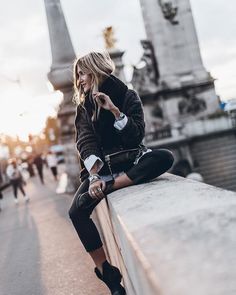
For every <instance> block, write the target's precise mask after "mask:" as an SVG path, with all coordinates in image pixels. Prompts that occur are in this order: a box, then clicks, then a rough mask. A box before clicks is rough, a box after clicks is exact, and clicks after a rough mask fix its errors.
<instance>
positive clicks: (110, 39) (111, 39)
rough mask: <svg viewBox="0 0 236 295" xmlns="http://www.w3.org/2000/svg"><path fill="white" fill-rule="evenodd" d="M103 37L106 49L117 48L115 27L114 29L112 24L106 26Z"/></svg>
mask: <svg viewBox="0 0 236 295" xmlns="http://www.w3.org/2000/svg"><path fill="white" fill-rule="evenodd" d="M103 37H104V40H105V47H106V49H108V50H109V49H113V48H115V43H116V41H117V39H115V36H114V29H113V27H112V26H110V27H106V28H105V29H104V30H103Z"/></svg>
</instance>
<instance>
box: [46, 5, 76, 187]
mask: <svg viewBox="0 0 236 295" xmlns="http://www.w3.org/2000/svg"><path fill="white" fill-rule="evenodd" d="M44 2H45V8H46V14H47V22H48V29H49V36H50V43H51V52H52V65H51V69H50V72H49V73H48V79H49V81H50V82H51V84H52V85H53V87H54V89H55V90H60V91H61V92H62V93H63V101H62V103H61V105H60V108H59V112H58V119H59V122H60V132H61V134H60V139H61V144H62V145H63V146H64V149H65V164H66V173H67V179H68V183H67V188H66V192H68V193H72V192H74V191H75V190H76V188H77V187H78V182H79V177H78V175H79V165H78V157H77V153H76V149H75V142H74V137H75V134H74V132H75V130H74V117H75V106H74V105H73V103H72V97H73V76H72V73H73V68H72V67H73V61H74V60H75V57H76V56H75V52H74V49H73V45H72V42H71V39H70V35H69V32H68V29H67V25H66V22H65V18H64V15H63V11H62V7H61V4H60V0H44Z"/></svg>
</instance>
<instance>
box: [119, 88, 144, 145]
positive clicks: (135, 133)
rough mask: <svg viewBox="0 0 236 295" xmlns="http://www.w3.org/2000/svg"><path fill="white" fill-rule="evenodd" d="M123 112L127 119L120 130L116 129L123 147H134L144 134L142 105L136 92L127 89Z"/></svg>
mask: <svg viewBox="0 0 236 295" xmlns="http://www.w3.org/2000/svg"><path fill="white" fill-rule="evenodd" d="M123 112H124V114H125V115H126V116H127V117H128V121H127V123H126V125H125V127H124V128H123V129H122V130H117V132H118V133H119V134H120V136H121V138H122V142H123V144H124V146H125V147H127V148H130V147H136V146H137V145H139V144H140V143H141V142H142V140H143V138H144V135H145V122H144V113H143V105H142V101H141V99H140V97H139V96H138V94H137V93H136V92H135V91H133V90H128V91H127V93H126V97H125V102H124V106H123Z"/></svg>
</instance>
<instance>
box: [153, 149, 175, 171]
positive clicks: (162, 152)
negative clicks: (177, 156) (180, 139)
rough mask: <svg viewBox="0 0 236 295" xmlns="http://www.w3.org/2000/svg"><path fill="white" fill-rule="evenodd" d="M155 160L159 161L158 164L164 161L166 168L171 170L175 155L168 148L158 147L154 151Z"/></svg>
mask: <svg viewBox="0 0 236 295" xmlns="http://www.w3.org/2000/svg"><path fill="white" fill-rule="evenodd" d="M153 161H157V162H158V163H157V164H160V162H161V163H162V165H164V166H165V168H166V170H169V169H170V168H171V166H172V165H173V163H174V155H173V153H172V152H171V151H169V150H167V149H158V150H154V151H153Z"/></svg>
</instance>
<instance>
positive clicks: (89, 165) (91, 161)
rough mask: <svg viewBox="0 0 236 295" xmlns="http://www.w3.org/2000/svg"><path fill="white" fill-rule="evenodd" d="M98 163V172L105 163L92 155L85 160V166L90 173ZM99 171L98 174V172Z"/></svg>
mask: <svg viewBox="0 0 236 295" xmlns="http://www.w3.org/2000/svg"><path fill="white" fill-rule="evenodd" d="M96 161H98V171H99V170H101V168H102V166H103V165H104V163H103V161H102V160H101V159H100V158H98V157H97V156H95V155H91V156H89V157H87V158H86V159H85V160H84V166H85V168H86V169H87V171H88V172H90V170H91V169H92V167H93V165H94V164H95V163H96ZM98 171H97V172H98Z"/></svg>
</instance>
